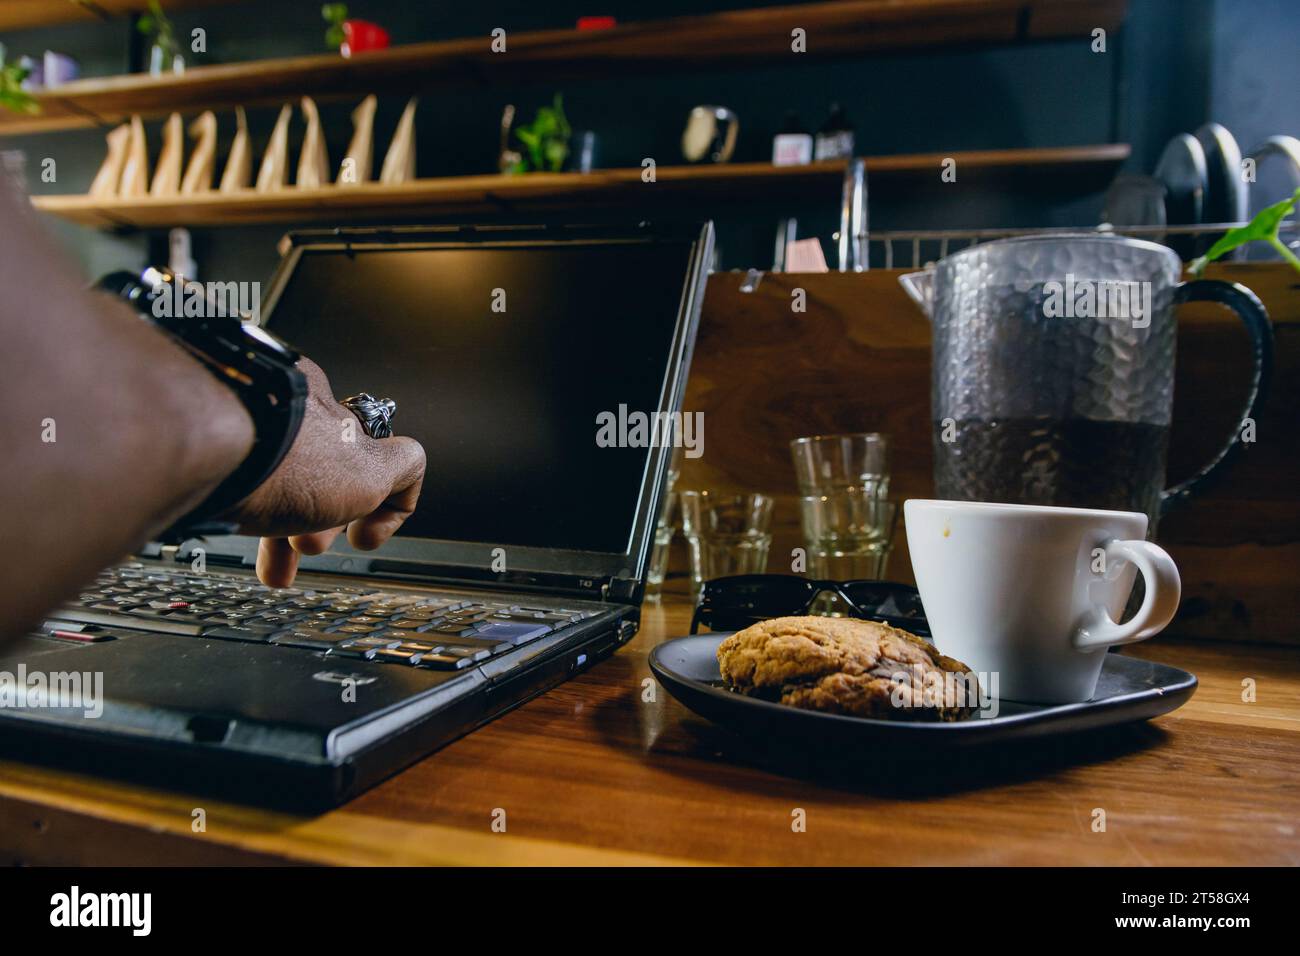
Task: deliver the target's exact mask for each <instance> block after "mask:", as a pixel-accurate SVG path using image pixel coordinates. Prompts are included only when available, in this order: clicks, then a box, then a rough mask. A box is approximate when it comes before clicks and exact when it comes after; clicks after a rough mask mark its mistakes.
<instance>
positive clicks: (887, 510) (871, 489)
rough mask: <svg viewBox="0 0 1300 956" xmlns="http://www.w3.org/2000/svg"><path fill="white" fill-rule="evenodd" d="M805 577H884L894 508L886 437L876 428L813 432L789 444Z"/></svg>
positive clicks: (844, 579)
mask: <svg viewBox="0 0 1300 956" xmlns="http://www.w3.org/2000/svg"><path fill="white" fill-rule="evenodd" d="M790 457H791V459H792V460H793V462H794V470H795V477H796V478H797V479H798V482H799V494H800V498H799V513H800V519H801V521H802V523H803V538H804V545H805V547H806V549H807V552H808V568H807V571H808V573H809V574H810V575H812V576H813V577H817V578H824V579H829V580H835V581H860V580H874V579H878V578H882V577H884V574H885V566H886V563H887V561H888V558H889V551H890V542H891V541H892V540H893V536H894V527H895V523H896V522H897V519H898V508H897V507H896V506H895V505H894V504H893V503H892V502H890V501H889V500H888V494H889V440H888V438H887V437H886V436H884V435H881V434H879V433H876V432H863V433H858V434H850V435H815V436H812V437H808V438H796V439H795V440H794V441H792V442H791V443H790Z"/></svg>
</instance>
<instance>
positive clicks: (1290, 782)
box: [0, 581, 1300, 866]
mask: <svg viewBox="0 0 1300 956" xmlns="http://www.w3.org/2000/svg"><path fill="white" fill-rule="evenodd" d="M669 584H670V593H669V594H668V595H667V596H666V597H665V598H664V600H663V602H662V603H661V604H648V605H647V606H646V609H645V612H644V617H643V627H642V630H641V632H640V634H638V636H637V637H636V638H635V640H634V641H633V642H632V644H630V645H629V646H628V647H627V648H625V649H623V650H622V651H620V652H619V653H618V654H616V655H615V656H614V657H612V658H611V659H609V660H607V661H605V662H603V663H601V664H600V665H598V666H597V667H595V668H594V669H593V670H592V671H590V672H589V673H587V674H586V675H584V676H582V677H580V678H577V679H575V680H573V681H570V682H569V683H567V684H564V685H562V686H560V687H558V688H556V689H554V690H552V691H550V692H549V693H547V694H545V695H543V696H542V697H540V698H538V699H536V700H533V701H531V702H530V703H528V704H526V705H524V706H523V707H521V708H519V709H518V710H516V711H514V712H512V713H510V714H507V715H506V716H505V717H503V718H501V719H500V720H497V721H495V722H493V723H492V724H489V725H488V726H486V727H484V728H481V729H480V730H478V731H476V732H475V733H473V734H471V735H469V736H468V737H465V738H463V739H461V740H459V741H457V742H455V743H453V744H451V745H450V746H448V747H446V748H444V749H443V750H441V751H439V752H438V753H435V754H433V755H432V756H430V757H428V758H426V759H425V760H423V761H421V762H420V763H418V764H415V765H414V766H412V767H410V768H408V769H407V770H406V771H405V772H403V773H401V774H399V775H397V776H396V777H393V778H392V779H390V780H388V781H387V782H385V783H383V784H381V785H380V786H379V787H377V788H375V789H374V790H371V791H370V792H368V793H366V794H364V795H362V796H361V797H359V798H358V799H356V800H354V801H353V802H351V803H349V804H347V805H346V806H344V807H342V808H340V809H337V810H334V811H332V812H329V813H326V814H324V815H321V816H317V817H296V816H291V815H286V814H282V813H273V812H268V811H262V810H257V809H253V808H249V807H241V806H234V805H230V804H222V803H217V802H214V801H208V800H206V799H204V798H203V797H202V796H199V795H188V794H178V793H167V792H163V791H159V790H152V789H144V788H140V787H136V786H132V785H129V784H123V783H111V782H105V781H102V780H99V779H94V778H89V777H85V776H79V775H73V774H68V773H62V772H56V771H52V770H47V769H41V768H36V767H32V766H29V765H25V764H16V763H0V861H3V862H4V863H9V864H13V863H51V864H81V863H88V864H197V863H218V864H237V863H306V864H313V863H339V864H371V865H387V864H417V865H420V864H540V865H570V864H572V865H597V866H603V865H656V864H682V863H689V864H768V865H775V864H801V865H810V864H840V865H854V864H952V865H984V864H1122V865H1129V864H1131V865H1198V866H1201V865H1214V864H1242V865H1269V864H1273V865H1281V864H1292V865H1294V864H1296V863H1300V832H1298V831H1300V788H1297V787H1296V781H1297V774H1298V773H1300V659H1298V658H1297V656H1296V653H1295V650H1294V647H1290V648H1288V647H1263V646H1249V647H1248V646H1243V645H1241V644H1239V643H1238V644H1233V643H1209V642H1204V641H1197V642H1190V641H1180V640H1178V639H1177V638H1176V637H1169V636H1162V637H1158V638H1156V639H1154V640H1152V641H1150V642H1148V643H1145V644H1141V645H1137V646H1136V647H1134V648H1131V649H1130V650H1129V653H1134V654H1138V655H1140V656H1142V657H1149V658H1151V659H1153V660H1160V661H1164V662H1167V663H1170V664H1174V665H1177V666H1179V667H1182V668H1185V669H1187V670H1190V671H1192V672H1194V673H1195V674H1196V675H1197V676H1198V677H1199V678H1200V687H1199V689H1198V690H1197V691H1196V694H1195V695H1194V696H1193V697H1192V699H1191V701H1190V702H1189V703H1188V704H1186V705H1185V706H1184V707H1182V708H1181V709H1179V710H1177V711H1175V712H1173V713H1172V714H1169V715H1166V716H1164V717H1161V718H1158V719H1156V720H1154V721H1151V722H1150V723H1146V724H1136V725H1132V726H1129V727H1125V728H1118V729H1114V730H1110V731H1103V732H1099V733H1097V734H1094V735H1090V736H1084V737H1072V738H1060V739H1057V740H1053V741H1047V742H1044V743H1041V744H1037V745H1035V746H1033V747H1032V748H1028V749H1025V748H1018V749H1016V750H1013V751H1000V750H989V751H986V752H983V753H974V754H971V755H970V756H969V757H966V758H961V759H958V760H952V759H939V758H936V759H935V761H934V762H933V763H931V764H922V765H921V766H920V767H918V768H913V769H912V770H911V771H909V772H907V773H901V772H900V771H898V770H897V769H890V768H882V770H881V772H880V773H878V774H873V773H856V774H853V775H847V774H843V773H837V772H836V770H835V768H790V767H788V766H771V765H769V764H770V762H769V759H768V758H767V757H765V756H764V755H763V754H762V753H761V750H755V749H754V748H753V747H751V746H750V745H749V744H746V743H745V742H743V741H741V740H739V739H738V738H735V737H733V736H731V735H729V734H728V733H727V732H726V731H724V730H722V729H721V728H718V727H715V726H713V725H711V724H709V723H708V722H706V721H704V720H703V719H701V718H699V717H696V716H695V715H693V714H692V713H690V712H689V711H688V710H686V709H685V708H684V707H682V706H681V705H680V704H678V703H677V702H676V701H675V700H673V699H672V698H671V697H670V696H669V695H668V694H667V692H665V691H664V690H663V688H662V687H658V686H657V685H655V684H654V682H653V680H652V679H651V677H650V671H649V667H648V666H647V663H646V658H647V654H648V652H649V651H650V649H651V648H652V647H654V645H655V644H656V643H658V642H659V641H661V640H663V639H664V638H666V637H669V636H676V635H680V634H684V633H686V631H687V629H688V622H689V607H688V604H687V601H686V598H685V596H684V594H681V593H674V590H675V589H679V588H680V587H681V584H680V582H679V581H670V582H669ZM1243 681H1250V682H1253V687H1254V696H1255V700H1254V702H1252V703H1247V702H1245V701H1243V699H1242V698H1243V690H1244V689H1245V688H1244V687H1243ZM196 810H202V811H203V814H202V820H203V822H204V830H203V832H195V826H196V824H195V820H196V819H198V815H197V814H196ZM796 810H803V811H804V817H805V819H806V831H805V832H795V831H794V829H793V828H792V822H793V821H794V819H795V817H794V814H795V811H796ZM1097 810H1103V811H1105V831H1104V832H1095V831H1094V823H1093V821H1094V819H1097V818H1098V815H1097V813H1096V811H1097ZM500 811H504V820H505V824H506V832H504V833H500V832H494V830H493V821H494V819H498V820H499V819H501V817H502V815H501V813H500Z"/></svg>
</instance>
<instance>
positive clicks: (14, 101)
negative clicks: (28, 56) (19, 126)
mask: <svg viewBox="0 0 1300 956" xmlns="http://www.w3.org/2000/svg"><path fill="white" fill-rule="evenodd" d="M29 72H31V71H30V70H28V69H27V67H25V66H20V65H19V64H17V63H9V62H6V59H5V48H4V45H3V44H0V107H4V108H5V109H7V110H9V111H10V112H11V113H27V114H30V113H39V112H40V111H41V107H40V104H39V103H37V102H36V99H35V98H34V97H33V96H32V94H30V93H28V92H27V91H26V90H25V89H23V80H25V79H27V74H28V73H29Z"/></svg>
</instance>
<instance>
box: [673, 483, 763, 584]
mask: <svg viewBox="0 0 1300 956" xmlns="http://www.w3.org/2000/svg"><path fill="white" fill-rule="evenodd" d="M680 500H681V508H682V533H683V534H684V535H685V536H686V543H687V545H688V546H689V549H690V554H691V592H692V594H698V593H699V590H700V587H701V585H703V583H704V582H705V581H708V580H712V579H713V578H721V577H726V576H728V575H732V574H762V573H763V572H764V571H766V570H767V554H768V550H769V549H770V548H771V546H772V535H771V527H772V499H771V498H770V497H768V496H767V495H761V494H747V495H743V494H726V493H721V494H720V493H716V492H710V491H683V492H682V493H681V495H680Z"/></svg>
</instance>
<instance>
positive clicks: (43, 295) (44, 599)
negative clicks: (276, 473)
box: [0, 177, 253, 637]
mask: <svg viewBox="0 0 1300 956" xmlns="http://www.w3.org/2000/svg"><path fill="white" fill-rule="evenodd" d="M0 178H3V177H0ZM0 220H2V221H3V222H4V227H3V228H2V229H0V395H3V398H4V403H3V408H0V448H3V449H5V452H6V455H5V458H6V461H5V463H4V473H5V481H4V484H3V487H2V488H0V516H2V518H0V529H2V530H0V581H2V582H3V586H2V587H0V637H5V636H9V635H11V634H13V633H14V632H15V631H16V630H19V629H21V628H22V627H23V626H25V625H30V624H31V623H32V622H34V621H37V620H39V619H40V615H41V614H42V612H44V611H45V610H47V609H48V608H50V607H51V606H53V605H56V604H57V603H58V602H59V601H60V600H61V599H63V598H64V597H66V596H67V595H69V594H72V593H75V592H76V590H77V589H78V588H79V587H81V586H82V585H83V584H84V583H85V582H86V581H87V580H89V579H90V578H91V577H92V576H93V575H94V573H95V572H96V571H97V570H98V569H99V568H101V567H103V566H105V565H106V564H109V563H110V562H112V561H114V560H116V559H118V558H120V557H122V556H123V555H125V554H127V553H129V552H130V550H131V549H132V548H135V547H137V546H139V545H140V544H141V543H142V542H144V541H146V540H147V539H148V537H149V535H150V534H151V533H154V532H157V531H160V530H161V529H163V528H165V527H166V526H167V525H168V524H170V523H171V522H172V521H174V520H175V519H176V518H178V517H180V516H181V515H183V514H184V513H186V512H187V511H188V510H190V509H191V508H193V507H194V506H196V505H197V504H198V503H199V502H201V501H202V500H203V498H204V497H205V496H206V495H207V494H208V492H210V491H211V490H212V489H213V488H214V487H215V486H216V485H217V484H218V483H219V482H220V481H221V479H222V478H224V477H225V476H226V475H227V474H229V473H230V472H231V471H233V470H234V469H235V467H236V466H237V465H238V464H239V463H240V461H242V460H243V458H244V457H245V455H247V453H248V450H249V448H250V447H251V443H252V439H253V427H252V423H251V421H250V420H249V418H248V415H247V413H246V412H245V411H244V409H243V406H242V405H241V404H240V402H239V400H238V399H237V398H236V397H235V395H234V394H233V393H232V392H231V391H230V390H229V389H227V388H225V387H224V386H222V385H221V384H220V383H219V382H217V381H216V380H215V379H214V378H213V377H212V375H211V374H210V373H208V372H207V371H206V370H205V369H204V368H203V367H202V366H200V365H199V364H198V362H197V361H195V360H194V359H192V358H190V357H189V356H188V355H186V354H185V353H184V352H183V351H182V350H181V349H180V348H179V347H178V346H176V345H175V344H174V343H172V342H171V341H170V340H169V339H168V338H166V337H165V336H164V335H162V334H161V333H159V332H158V331H157V330H155V329H153V328H152V327H150V326H149V325H148V323H147V322H145V321H144V320H142V319H141V318H140V317H139V316H137V315H135V314H134V313H133V312H131V310H130V309H128V308H127V307H125V306H124V305H122V304H121V303H118V302H116V301H114V300H112V299H110V298H108V297H107V296H103V295H96V294H91V293H88V292H85V291H84V289H83V286H84V284H85V283H84V280H83V279H82V277H80V276H78V275H77V274H76V273H75V270H72V269H71V268H69V267H68V265H67V263H66V261H65V259H64V258H63V257H62V256H61V255H60V254H59V252H58V250H57V249H55V248H53V247H52V245H51V244H50V243H49V242H48V240H47V239H46V237H45V236H44V235H43V234H42V233H43V231H42V230H41V229H40V228H39V226H38V224H37V223H36V222H35V221H34V215H33V214H32V213H31V212H30V210H29V209H28V208H27V207H26V203H25V202H24V201H23V200H21V199H18V198H16V197H14V196H13V195H12V194H11V193H10V191H9V187H8V184H7V183H3V182H0Z"/></svg>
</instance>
